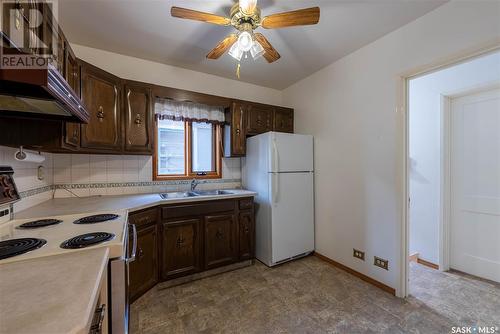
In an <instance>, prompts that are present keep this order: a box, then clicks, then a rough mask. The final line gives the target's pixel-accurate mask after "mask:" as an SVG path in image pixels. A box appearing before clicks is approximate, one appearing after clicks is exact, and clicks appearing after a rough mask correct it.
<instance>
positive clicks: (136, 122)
mask: <svg viewBox="0 0 500 334" xmlns="http://www.w3.org/2000/svg"><path fill="white" fill-rule="evenodd" d="M134 123H135V124H137V125H141V124H142V120H141V115H140V114H137V115H136V116H135V121H134Z"/></svg>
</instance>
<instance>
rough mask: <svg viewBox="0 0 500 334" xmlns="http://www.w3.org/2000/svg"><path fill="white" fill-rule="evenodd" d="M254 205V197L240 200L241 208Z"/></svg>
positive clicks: (249, 207) (248, 207)
mask: <svg viewBox="0 0 500 334" xmlns="http://www.w3.org/2000/svg"><path fill="white" fill-rule="evenodd" d="M252 207H253V198H244V199H241V200H240V210H245V209H251V208H252Z"/></svg>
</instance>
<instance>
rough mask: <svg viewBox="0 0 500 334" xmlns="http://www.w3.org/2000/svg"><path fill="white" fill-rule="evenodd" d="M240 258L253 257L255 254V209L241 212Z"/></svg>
mask: <svg viewBox="0 0 500 334" xmlns="http://www.w3.org/2000/svg"><path fill="white" fill-rule="evenodd" d="M238 245H239V249H238V257H239V260H248V259H253V258H254V254H255V221H254V213H253V211H242V212H240V215H239V219H238Z"/></svg>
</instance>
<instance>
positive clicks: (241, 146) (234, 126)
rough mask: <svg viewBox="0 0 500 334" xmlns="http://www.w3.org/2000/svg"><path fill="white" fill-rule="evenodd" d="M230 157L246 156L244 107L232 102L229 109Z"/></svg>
mask: <svg viewBox="0 0 500 334" xmlns="http://www.w3.org/2000/svg"><path fill="white" fill-rule="evenodd" d="M230 129H231V143H230V145H231V155H232V156H242V155H245V154H246V150H247V149H246V144H247V138H246V133H245V109H244V105H243V104H241V103H239V102H234V103H233V105H232V107H231V127H230Z"/></svg>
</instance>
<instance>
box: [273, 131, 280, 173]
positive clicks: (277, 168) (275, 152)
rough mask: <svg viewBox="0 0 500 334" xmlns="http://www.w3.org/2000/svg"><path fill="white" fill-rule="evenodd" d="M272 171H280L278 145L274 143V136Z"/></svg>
mask: <svg viewBox="0 0 500 334" xmlns="http://www.w3.org/2000/svg"><path fill="white" fill-rule="evenodd" d="M273 169H274V170H273V172H279V171H280V159H279V152H278V145H276V138H273Z"/></svg>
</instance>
